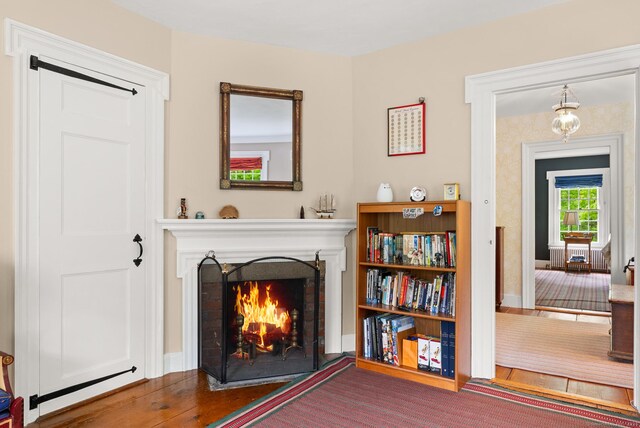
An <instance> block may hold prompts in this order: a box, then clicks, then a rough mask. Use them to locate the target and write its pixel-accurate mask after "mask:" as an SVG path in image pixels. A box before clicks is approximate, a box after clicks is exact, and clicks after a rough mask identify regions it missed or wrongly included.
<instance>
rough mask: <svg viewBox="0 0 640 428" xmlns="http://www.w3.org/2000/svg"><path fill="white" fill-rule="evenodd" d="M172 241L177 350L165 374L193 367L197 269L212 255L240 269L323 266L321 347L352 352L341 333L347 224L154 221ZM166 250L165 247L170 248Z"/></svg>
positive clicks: (350, 227) (345, 221)
mask: <svg viewBox="0 0 640 428" xmlns="http://www.w3.org/2000/svg"><path fill="white" fill-rule="evenodd" d="M158 222H159V223H160V224H161V226H162V228H163V229H165V230H167V231H169V232H171V234H172V235H173V236H174V237H175V247H176V255H175V257H176V275H177V277H178V278H179V279H181V289H182V350H181V352H177V353H173V354H167V356H166V357H165V372H167V373H168V372H173V371H183V370H191V369H195V368H197V367H198V334H197V325H198V324H197V317H198V315H197V301H198V298H197V294H198V293H197V288H198V284H197V282H198V278H197V266H198V263H199V262H200V261H201V260H202V259H203V258H204V257H205V255H206V253H207V252H208V251H209V250H211V249H216V256H217V258H218V259H219V260H224V261H226V262H228V263H244V262H246V261H249V260H251V259H254V258H259V257H266V256H290V257H296V258H299V259H301V260H313V258H314V257H315V253H316V251H317V250H320V258H321V259H322V260H323V261H325V263H326V275H325V276H326V277H325V301H326V306H325V310H324V311H323V312H324V317H325V322H324V330H325V335H324V342H325V352H326V353H340V352H343V351H352V350H354V349H355V336H354V335H343V333H342V274H343V272H344V271H345V270H346V268H347V264H346V263H347V260H346V246H345V237H346V236H347V235H348V234H349V232H350V231H351V230H353V229H354V228H355V221H354V220H350V219H331V220H320V219H233V220H219V219H206V220H177V219H163V220H159V221H158ZM170 245H171V244H170V243H169V248H171V246H170Z"/></svg>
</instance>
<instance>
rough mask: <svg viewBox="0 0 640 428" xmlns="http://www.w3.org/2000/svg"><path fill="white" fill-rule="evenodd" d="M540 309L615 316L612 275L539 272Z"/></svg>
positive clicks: (537, 301)
mask: <svg viewBox="0 0 640 428" xmlns="http://www.w3.org/2000/svg"><path fill="white" fill-rule="evenodd" d="M535 281H536V306H549V307H555V308H563V309H575V310H583V311H599V312H611V305H610V304H609V284H610V283H611V275H610V274H608V273H599V272H591V273H589V272H587V271H569V272H565V271H563V270H549V269H536V271H535Z"/></svg>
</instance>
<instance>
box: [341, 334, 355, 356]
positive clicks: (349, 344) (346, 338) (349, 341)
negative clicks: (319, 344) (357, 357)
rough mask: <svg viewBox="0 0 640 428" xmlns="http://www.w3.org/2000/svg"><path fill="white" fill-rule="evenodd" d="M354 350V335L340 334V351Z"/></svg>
mask: <svg viewBox="0 0 640 428" xmlns="http://www.w3.org/2000/svg"><path fill="white" fill-rule="evenodd" d="M355 350H356V335H355V334H343V335H342V352H354V351H355Z"/></svg>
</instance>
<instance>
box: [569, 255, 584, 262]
mask: <svg viewBox="0 0 640 428" xmlns="http://www.w3.org/2000/svg"><path fill="white" fill-rule="evenodd" d="M586 260H587V259H586V257H585V256H583V255H581V254H574V255H572V256H571V258H570V259H569V261H570V262H578V263H584V262H585V261H586Z"/></svg>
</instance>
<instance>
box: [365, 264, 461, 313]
mask: <svg viewBox="0 0 640 428" xmlns="http://www.w3.org/2000/svg"><path fill="white" fill-rule="evenodd" d="M455 301H456V274H455V273H454V272H446V273H444V274H440V275H436V276H435V278H433V280H425V279H420V278H416V277H414V276H412V275H410V274H408V273H407V272H402V271H398V272H387V271H384V270H381V269H367V294H366V303H367V304H369V305H378V304H381V305H388V306H395V307H400V308H406V309H414V310H419V311H425V312H429V313H431V314H444V315H451V316H455V315H456V305H455Z"/></svg>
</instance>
